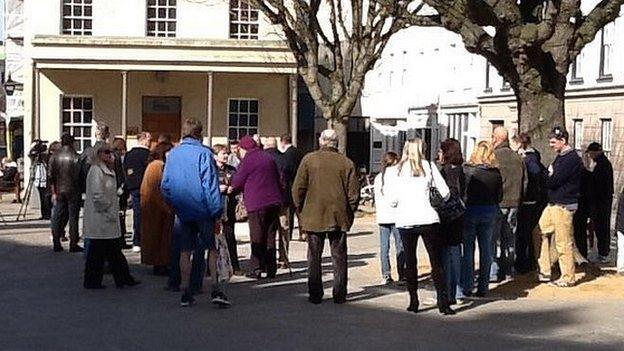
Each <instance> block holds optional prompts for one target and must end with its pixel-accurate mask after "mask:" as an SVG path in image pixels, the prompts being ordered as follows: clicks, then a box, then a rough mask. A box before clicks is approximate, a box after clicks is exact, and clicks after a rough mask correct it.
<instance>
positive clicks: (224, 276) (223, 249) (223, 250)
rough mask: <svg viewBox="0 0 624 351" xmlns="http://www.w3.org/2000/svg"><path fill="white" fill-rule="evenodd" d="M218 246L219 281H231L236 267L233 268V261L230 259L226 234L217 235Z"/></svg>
mask: <svg viewBox="0 0 624 351" xmlns="http://www.w3.org/2000/svg"><path fill="white" fill-rule="evenodd" d="M215 240H216V246H217V252H218V257H217V277H218V280H219V283H225V282H228V281H230V278H232V275H234V269H233V268H232V261H231V260H230V252H229V250H228V245H227V240H226V239H225V234H220V235H216V238H215Z"/></svg>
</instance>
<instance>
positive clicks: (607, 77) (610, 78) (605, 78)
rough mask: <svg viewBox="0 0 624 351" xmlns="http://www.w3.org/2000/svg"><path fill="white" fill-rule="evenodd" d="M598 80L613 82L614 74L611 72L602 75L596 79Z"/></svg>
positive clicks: (600, 81) (599, 81)
mask: <svg viewBox="0 0 624 351" xmlns="http://www.w3.org/2000/svg"><path fill="white" fill-rule="evenodd" d="M596 82H598V83H609V82H613V76H612V75H610V74H607V75H605V76H601V77H600V78H598V79H596Z"/></svg>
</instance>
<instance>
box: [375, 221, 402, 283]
mask: <svg viewBox="0 0 624 351" xmlns="http://www.w3.org/2000/svg"><path fill="white" fill-rule="evenodd" d="M390 236H393V237H394V247H395V249H396V261H397V271H398V272H399V280H401V279H403V275H404V270H405V252H404V250H403V242H402V241H401V235H400V234H399V230H398V229H397V228H396V227H395V226H394V224H380V225H379V240H380V244H381V252H380V254H379V257H380V258H381V276H382V277H383V278H391V277H392V273H391V272H392V268H391V267H390V257H389V254H390Z"/></svg>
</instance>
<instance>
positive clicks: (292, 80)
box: [288, 74, 298, 146]
mask: <svg viewBox="0 0 624 351" xmlns="http://www.w3.org/2000/svg"><path fill="white" fill-rule="evenodd" d="M288 86H289V89H288V90H289V95H290V137H291V138H292V143H293V145H295V146H297V131H298V125H297V106H298V101H297V98H298V97H297V75H296V74H291V75H289V76H288Z"/></svg>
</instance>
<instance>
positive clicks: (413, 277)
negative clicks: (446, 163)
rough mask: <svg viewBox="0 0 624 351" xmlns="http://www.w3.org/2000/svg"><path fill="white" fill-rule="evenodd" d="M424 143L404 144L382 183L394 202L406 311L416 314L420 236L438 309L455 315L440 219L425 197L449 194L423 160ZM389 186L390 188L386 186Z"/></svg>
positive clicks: (442, 180) (416, 141)
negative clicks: (394, 173)
mask: <svg viewBox="0 0 624 351" xmlns="http://www.w3.org/2000/svg"><path fill="white" fill-rule="evenodd" d="M423 148H424V143H423V141H422V140H421V139H419V138H415V139H412V140H410V141H408V142H407V143H406V144H405V147H404V149H403V157H402V158H401V161H400V162H399V164H398V166H397V172H398V176H397V177H390V178H389V179H386V184H387V185H388V190H391V191H392V192H393V196H394V198H395V199H396V200H395V201H396V207H397V208H396V215H395V216H396V220H395V225H396V227H397V228H398V229H399V233H400V234H401V239H402V241H403V248H404V250H405V261H406V268H405V277H406V278H407V288H408V291H409V296H410V304H409V307H407V310H408V311H410V312H414V313H416V312H418V305H419V302H418V260H417V256H416V251H417V244H418V238H419V237H420V236H422V238H423V241H424V242H425V247H426V248H427V252H428V254H429V260H430V262H431V275H432V277H433V282H434V284H435V288H436V290H437V292H438V294H437V295H438V309H439V311H440V313H442V314H445V315H450V314H455V312H454V311H453V310H452V309H451V308H450V306H449V301H448V294H446V283H445V279H444V265H443V261H442V254H443V250H444V246H445V240H444V237H443V236H442V235H440V233H439V231H440V217H439V216H438V213H437V212H436V210H435V209H434V208H433V206H432V205H431V202H430V199H429V195H430V192H431V190H432V189H433V188H434V187H435V188H436V189H437V191H438V192H439V193H440V195H441V196H442V197H443V198H448V197H449V195H450V191H449V188H448V186H447V185H446V182H445V181H444V179H443V178H442V175H441V174H440V172H439V171H438V169H437V167H436V166H435V165H432V163H430V162H429V161H427V160H426V159H425V158H424V157H423V152H422V150H423ZM389 183H392V184H389Z"/></svg>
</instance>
